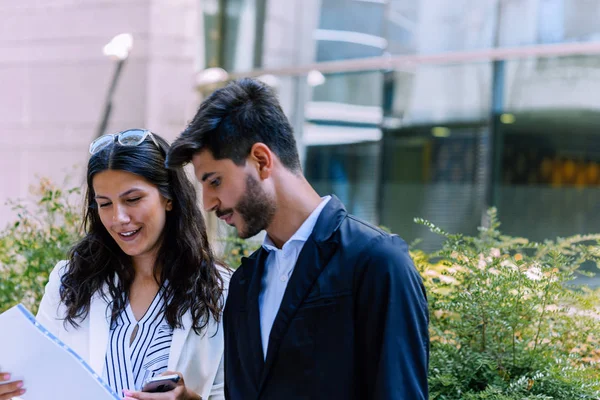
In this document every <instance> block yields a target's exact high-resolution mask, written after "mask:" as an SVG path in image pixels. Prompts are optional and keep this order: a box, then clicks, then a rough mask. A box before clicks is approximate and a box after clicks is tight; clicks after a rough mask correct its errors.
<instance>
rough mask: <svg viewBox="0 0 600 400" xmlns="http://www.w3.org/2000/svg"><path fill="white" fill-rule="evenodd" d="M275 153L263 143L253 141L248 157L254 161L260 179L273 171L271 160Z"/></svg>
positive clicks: (268, 175) (265, 177)
mask: <svg viewBox="0 0 600 400" xmlns="http://www.w3.org/2000/svg"><path fill="white" fill-rule="evenodd" d="M274 157H275V155H274V154H273V152H272V151H271V149H270V148H269V146H267V145H266V144H264V143H255V144H254V145H253V146H252V149H250V159H251V160H252V161H254V163H255V165H256V168H257V170H258V176H259V177H260V178H261V179H267V178H268V177H270V176H271V172H272V171H273V161H274Z"/></svg>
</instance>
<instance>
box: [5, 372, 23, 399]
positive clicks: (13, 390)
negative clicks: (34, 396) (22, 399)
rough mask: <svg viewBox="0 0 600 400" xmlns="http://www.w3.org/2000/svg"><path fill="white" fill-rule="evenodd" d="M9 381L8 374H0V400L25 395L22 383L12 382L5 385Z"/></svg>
mask: <svg viewBox="0 0 600 400" xmlns="http://www.w3.org/2000/svg"><path fill="white" fill-rule="evenodd" d="M9 379H10V374H8V373H6V372H0V400H10V399H12V398H13V397H17V396H20V395H22V394H23V393H25V389H23V381H14V382H10V383H6V381H8V380H9Z"/></svg>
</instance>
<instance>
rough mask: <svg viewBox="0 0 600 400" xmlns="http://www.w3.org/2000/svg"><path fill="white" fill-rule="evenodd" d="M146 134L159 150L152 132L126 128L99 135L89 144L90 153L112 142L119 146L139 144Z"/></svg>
mask: <svg viewBox="0 0 600 400" xmlns="http://www.w3.org/2000/svg"><path fill="white" fill-rule="evenodd" d="M148 136H150V139H152V142H154V144H155V145H156V147H158V149H159V150H160V149H161V147H160V146H159V145H158V143H157V142H156V139H154V136H153V135H152V132H150V131H148V130H146V129H128V130H126V131H122V132H119V133H109V134H106V135H102V136H100V137H99V138H98V139H96V140H94V141H93V142H92V143H91V144H90V154H92V155H93V154H96V153H97V152H99V151H100V150H102V149H103V148H105V147H107V146H109V145H111V144H113V143H114V142H118V143H119V144H120V145H121V146H139V145H140V144H142V143H143V142H144V140H146V138H147V137H148Z"/></svg>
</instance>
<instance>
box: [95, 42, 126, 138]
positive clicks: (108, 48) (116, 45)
mask: <svg viewBox="0 0 600 400" xmlns="http://www.w3.org/2000/svg"><path fill="white" fill-rule="evenodd" d="M132 47H133V37H132V36H131V34H129V33H121V34H120V35H117V36H115V37H114V38H112V40H111V41H110V42H109V43H107V44H106V45H105V46H104V49H103V51H102V52H103V53H104V55H105V56H107V57H109V58H110V59H112V60H116V61H117V65H116V66H115V71H114V73H113V77H112V80H111V82H110V86H109V87H108V93H107V94H106V100H105V101H104V111H103V113H102V119H101V120H100V125H99V126H98V131H97V132H96V137H100V136H102V135H103V134H104V131H105V130H106V126H107V125H108V120H109V118H110V113H111V111H112V101H113V95H114V92H115V88H116V87H117V82H118V80H119V77H120V76H121V72H122V70H123V66H124V65H125V62H126V61H127V58H128V57H129V52H130V51H131V48H132Z"/></svg>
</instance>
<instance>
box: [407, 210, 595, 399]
mask: <svg viewBox="0 0 600 400" xmlns="http://www.w3.org/2000/svg"><path fill="white" fill-rule="evenodd" d="M488 217H489V220H490V227H489V228H487V229H484V228H481V229H480V234H479V235H478V236H477V237H469V236H463V235H460V234H449V233H447V232H444V231H443V230H442V229H440V228H438V227H436V226H435V225H433V224H432V223H430V222H428V221H424V220H420V219H417V220H416V221H417V222H418V223H420V224H423V225H426V226H428V227H429V228H430V229H431V231H433V232H435V233H438V234H441V235H443V236H444V237H445V239H446V240H445V243H444V245H443V247H442V249H441V250H440V251H438V252H436V253H434V254H425V253H423V252H418V251H416V252H414V253H413V258H414V260H415V264H416V265H417V268H418V269H419V271H420V273H421V275H422V276H423V279H424V283H425V286H426V288H427V292H428V298H429V306H430V312H431V323H430V333H431V364H430V390H431V399H440V400H442V399H444V400H451V399H452V400H454V399H473V400H474V399H503V400H509V399H560V400H568V399H597V398H599V397H600V380H599V379H598V377H599V376H600V349H599V347H600V346H599V343H600V312H599V310H598V308H597V307H598V306H599V305H600V296H599V295H598V292H596V291H593V290H591V289H588V288H583V287H579V288H575V287H569V286H568V284H569V283H570V282H571V281H572V280H573V279H574V278H575V276H576V273H577V272H580V271H579V267H580V265H581V264H582V263H584V262H586V261H591V262H594V263H596V265H597V263H598V261H599V260H600V247H599V246H598V243H599V240H600V235H588V236H574V237H571V238H566V239H558V240H556V241H550V240H548V241H545V242H544V243H535V242H530V241H529V240H527V239H523V238H514V237H508V236H504V235H502V234H501V233H500V231H499V226H500V224H499V222H498V221H497V219H496V212H495V210H493V209H492V210H490V212H489V213H488Z"/></svg>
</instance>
